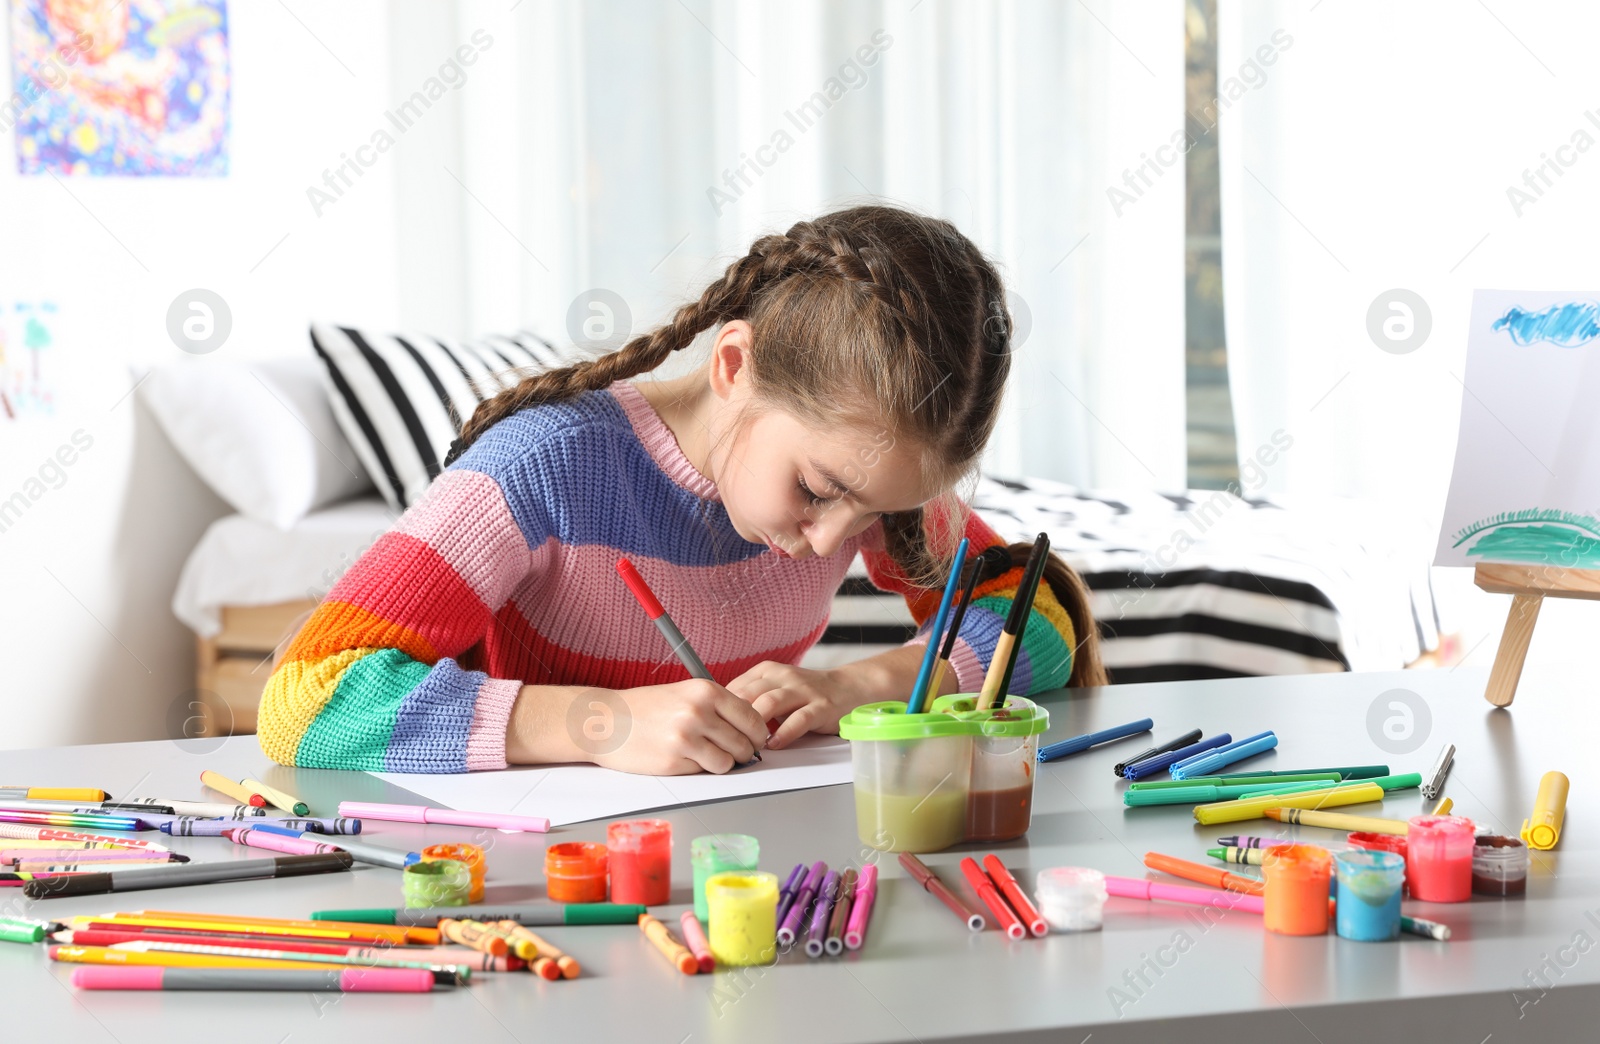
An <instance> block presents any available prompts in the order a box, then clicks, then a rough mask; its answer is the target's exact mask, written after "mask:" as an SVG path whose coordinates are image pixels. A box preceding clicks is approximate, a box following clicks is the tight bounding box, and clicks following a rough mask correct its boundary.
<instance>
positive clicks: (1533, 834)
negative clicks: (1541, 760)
mask: <svg viewBox="0 0 1600 1044" xmlns="http://www.w3.org/2000/svg"><path fill="white" fill-rule="evenodd" d="M1571 785H1572V784H1571V782H1570V781H1569V780H1568V779H1567V777H1566V775H1565V774H1563V773H1560V772H1546V773H1545V774H1544V777H1543V778H1541V779H1540V780H1539V796H1538V797H1536V798H1534V800H1533V815H1532V816H1530V817H1528V818H1527V819H1524V820H1523V821H1522V840H1524V841H1526V842H1528V847H1529V848H1537V849H1538V850H1539V851H1541V852H1548V851H1550V849H1552V848H1554V847H1556V841H1557V840H1559V839H1560V837H1561V820H1562V819H1564V818H1566V814H1567V788H1568V787H1570V786H1571Z"/></svg>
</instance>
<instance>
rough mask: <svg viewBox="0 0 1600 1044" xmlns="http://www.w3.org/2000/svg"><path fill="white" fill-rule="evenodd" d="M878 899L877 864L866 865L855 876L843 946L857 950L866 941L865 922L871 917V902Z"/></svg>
mask: <svg viewBox="0 0 1600 1044" xmlns="http://www.w3.org/2000/svg"><path fill="white" fill-rule="evenodd" d="M877 897H878V864H877V863H868V864H867V865H866V866H863V867H862V868H861V872H860V874H858V875H857V876H856V897H855V901H854V902H853V903H852V904H851V906H850V923H849V924H847V925H845V929H844V944H845V946H846V947H847V948H848V949H851V950H859V949H861V944H862V943H864V942H866V941H867V921H868V919H870V918H871V917H872V901H873V900H874V899H876V898H877Z"/></svg>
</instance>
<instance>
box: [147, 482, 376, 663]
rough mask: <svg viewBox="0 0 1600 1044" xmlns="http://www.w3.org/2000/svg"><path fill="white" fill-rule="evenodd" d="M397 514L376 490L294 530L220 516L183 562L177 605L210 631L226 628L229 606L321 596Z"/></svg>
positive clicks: (195, 625)
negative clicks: (224, 613)
mask: <svg viewBox="0 0 1600 1044" xmlns="http://www.w3.org/2000/svg"><path fill="white" fill-rule="evenodd" d="M396 517H398V516H396V515H395V513H394V512H393V511H392V510H390V508H389V505H388V504H385V503H384V502H383V500H382V499H380V498H379V497H376V496H374V497H371V498H363V499H359V500H347V501H345V502H344V503H342V504H335V505H333V506H332V507H327V508H323V509H322V510H321V511H313V512H311V513H310V514H309V515H307V516H306V517H305V518H302V519H301V520H300V521H299V522H296V523H295V524H294V525H293V526H291V527H289V528H288V529H279V528H277V527H276V526H273V525H270V524H268V523H266V522H257V521H255V520H253V519H249V518H246V517H245V516H243V515H229V516H228V517H227V518H220V519H218V520H217V521H215V522H213V523H212V524H211V527H210V528H209V529H207V530H206V532H205V536H203V537H201V538H200V543H198V544H196V545H195V549H194V550H193V551H191V552H190V553H189V558H188V560H187V561H186V562H184V564H183V573H182V574H181V575H180V576H179V577H178V589H177V591H176V592H175V593H174V594H173V596H172V611H173V613H174V614H176V616H177V617H178V619H180V620H182V621H183V622H184V623H185V624H188V625H189V627H190V629H191V630H193V631H194V633H195V634H198V635H200V636H201V637H202V638H209V637H211V636H212V635H215V634H216V633H217V632H218V631H220V630H221V629H222V607H223V606H225V605H236V606H251V605H277V604H279V603H280V602H295V601H300V600H302V599H307V598H321V597H322V596H323V595H325V594H327V593H328V588H330V587H332V586H333V584H334V581H336V580H338V579H339V577H340V576H342V575H343V574H344V571H345V570H346V569H348V568H350V564H351V563H352V562H354V561H355V560H356V559H357V558H358V557H360V555H361V552H363V551H365V550H366V549H367V548H368V547H369V546H370V545H371V544H372V542H373V541H374V540H376V539H378V537H379V536H381V535H382V534H383V533H384V532H385V531H386V530H388V528H389V527H390V526H391V525H392V524H393V523H394V520H395V519H396Z"/></svg>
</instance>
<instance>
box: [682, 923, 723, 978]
mask: <svg viewBox="0 0 1600 1044" xmlns="http://www.w3.org/2000/svg"><path fill="white" fill-rule="evenodd" d="M678 924H679V925H681V926H682V928H683V941H684V943H685V944H687V945H688V947H689V952H690V953H692V954H694V959H695V960H697V961H699V962H700V971H701V973H702V974H705V975H709V974H711V973H712V972H714V971H716V970H717V959H716V958H715V957H713V956H711V943H710V942H708V941H707V940H706V932H705V929H704V928H701V927H700V918H698V917H696V916H695V915H694V911H693V910H685V911H683V916H682V917H680V918H678Z"/></svg>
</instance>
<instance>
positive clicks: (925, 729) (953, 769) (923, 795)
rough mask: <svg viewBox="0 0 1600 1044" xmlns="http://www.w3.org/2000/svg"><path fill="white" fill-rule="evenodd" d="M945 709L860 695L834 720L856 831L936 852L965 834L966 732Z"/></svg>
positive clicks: (888, 844) (900, 846)
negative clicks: (849, 776) (847, 766)
mask: <svg viewBox="0 0 1600 1044" xmlns="http://www.w3.org/2000/svg"><path fill="white" fill-rule="evenodd" d="M977 731H978V729H977V728H976V727H975V726H974V725H973V724H972V723H971V722H968V721H963V720H962V719H960V718H958V717H956V716H955V715H953V714H945V713H935V712H933V711H931V710H930V711H927V712H924V713H921V714H907V713H906V705H905V703H904V702H901V701H886V702H882V703H868V704H865V705H863V706H860V707H857V708H856V709H855V710H853V711H851V712H850V713H849V714H847V715H845V716H844V718H843V719H842V720H841V721H840V722H839V734H840V735H841V736H843V737H844V738H845V739H847V740H849V741H850V762H851V765H852V766H853V768H854V777H855V799H856V835H857V836H858V837H860V839H861V843H862V844H864V845H867V846H869V847H871V848H875V849H878V850H879V851H882V852H937V851H939V850H940V849H944V848H949V847H950V846H951V845H954V844H957V843H959V842H960V841H962V840H963V839H964V838H965V837H966V832H967V792H968V791H969V790H970V789H971V788H970V783H971V780H972V738H973V735H974V734H975V733H976V732H977Z"/></svg>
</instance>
